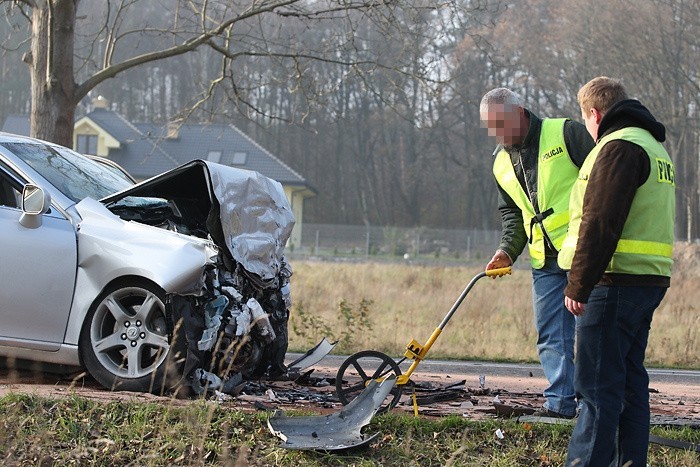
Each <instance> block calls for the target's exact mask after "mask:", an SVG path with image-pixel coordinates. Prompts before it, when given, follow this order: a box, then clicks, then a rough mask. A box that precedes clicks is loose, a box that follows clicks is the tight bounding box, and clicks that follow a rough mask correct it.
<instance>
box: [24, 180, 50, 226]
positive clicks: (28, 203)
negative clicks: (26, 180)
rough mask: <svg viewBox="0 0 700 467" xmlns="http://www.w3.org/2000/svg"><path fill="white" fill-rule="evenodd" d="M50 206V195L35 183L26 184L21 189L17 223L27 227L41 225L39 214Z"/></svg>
mask: <svg viewBox="0 0 700 467" xmlns="http://www.w3.org/2000/svg"><path fill="white" fill-rule="evenodd" d="M49 207H51V195H50V194H49V193H48V192H47V191H45V190H44V189H42V188H41V187H38V186H36V185H32V184H27V185H25V186H24V189H23V190H22V216H21V217H20V218H19V223H20V224H22V225H23V226H24V227H26V228H28V229H36V228H38V227H39V226H41V216H42V214H44V213H46V212H47V211H48V210H49Z"/></svg>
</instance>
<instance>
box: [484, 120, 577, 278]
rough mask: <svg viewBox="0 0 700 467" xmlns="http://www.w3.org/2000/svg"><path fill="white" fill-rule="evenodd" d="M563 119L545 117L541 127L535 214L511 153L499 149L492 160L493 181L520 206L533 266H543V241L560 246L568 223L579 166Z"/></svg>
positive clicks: (558, 247) (536, 267) (537, 267)
mask: <svg viewBox="0 0 700 467" xmlns="http://www.w3.org/2000/svg"><path fill="white" fill-rule="evenodd" d="M566 120H567V119H565V118H545V119H544V120H542V128H541V130H540V144H539V154H538V157H537V205H538V207H539V212H538V213H536V212H535V209H534V208H533V206H532V202H531V201H530V197H529V196H528V194H527V193H526V192H525V190H524V189H523V187H522V185H521V184H520V182H519V181H518V179H517V177H516V175H515V169H514V168H513V163H512V162H511V159H510V155H509V154H508V153H507V152H506V151H505V150H501V151H500V152H499V153H498V154H497V155H496V160H495V161H494V163H493V174H494V176H495V177H496V181H497V182H498V184H499V185H500V186H501V188H503V190H504V191H505V192H506V193H508V196H510V197H511V199H512V200H513V202H515V204H516V205H517V206H518V208H520V211H521V212H522V216H523V226H524V227H525V232H526V233H527V237H528V239H529V244H528V251H529V252H530V262H531V264H532V267H533V268H535V269H540V268H542V267H543V266H544V260H545V243H544V242H545V240H544V236H545V235H547V236H548V237H549V239H550V240H551V241H552V245H553V246H554V247H555V248H556V249H557V250H559V249H560V248H561V245H562V242H563V241H564V237H565V236H566V229H567V226H568V225H569V197H570V194H571V187H572V186H573V184H574V182H575V181H576V177H577V175H578V167H576V165H575V164H574V163H573V162H572V161H571V158H570V157H569V152H568V151H567V149H566V142H565V141H564V122H565V121H566Z"/></svg>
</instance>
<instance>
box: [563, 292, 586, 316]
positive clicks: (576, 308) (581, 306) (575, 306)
mask: <svg viewBox="0 0 700 467" xmlns="http://www.w3.org/2000/svg"><path fill="white" fill-rule="evenodd" d="M564 306H565V307H566V309H567V310H569V311H570V312H571V314H572V315H574V316H581V315H582V314H583V312H584V311H585V308H586V304H585V303H581V302H577V301H576V300H574V299H573V298H569V297H564Z"/></svg>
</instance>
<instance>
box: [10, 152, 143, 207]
mask: <svg viewBox="0 0 700 467" xmlns="http://www.w3.org/2000/svg"><path fill="white" fill-rule="evenodd" d="M2 145H3V146H4V147H5V148H7V149H8V150H9V151H11V152H12V153H14V154H15V155H16V156H17V157H19V158H20V159H22V160H23V161H24V162H25V163H27V164H28V165H29V166H30V167H32V168H33V169H34V170H36V171H37V172H38V173H39V174H41V176H42V177H44V178H45V179H46V180H48V181H49V183H51V184H52V185H53V186H55V187H56V188H57V189H58V190H59V191H60V192H61V193H63V194H64V195H66V196H67V197H68V198H70V199H72V200H73V201H75V202H76V203H77V202H79V201H81V200H83V199H85V198H88V197H89V198H93V199H98V200H99V199H102V198H104V197H105V196H108V195H111V194H112V193H116V192H117V191H121V190H124V189H126V188H129V187H130V186H132V185H133V184H132V183H129V182H128V181H127V180H125V179H124V178H123V177H120V176H118V175H116V174H115V173H114V172H112V171H110V170H108V169H106V168H104V167H103V166H102V165H101V164H99V163H97V162H94V161H92V160H90V159H88V158H87V157H85V156H81V155H80V154H78V153H75V152H73V151H70V150H68V149H62V148H55V147H52V146H48V145H43V144H40V143H4V144H2Z"/></svg>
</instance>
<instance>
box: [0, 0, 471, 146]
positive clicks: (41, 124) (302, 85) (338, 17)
mask: <svg viewBox="0 0 700 467" xmlns="http://www.w3.org/2000/svg"><path fill="white" fill-rule="evenodd" d="M0 1H1V3H3V4H4V6H5V8H6V16H7V17H8V18H11V21H13V22H14V23H13V24H14V25H20V24H22V22H23V21H25V23H26V24H27V25H28V34H29V37H30V39H31V51H30V52H29V53H27V54H25V56H24V61H25V62H26V63H27V64H28V65H29V67H30V75H31V94H32V98H31V134H32V136H35V137H39V138H42V139H47V140H51V141H55V142H58V143H60V144H64V145H71V143H72V132H73V121H74V116H75V109H76V106H77V105H78V103H79V102H80V101H81V99H83V98H84V97H85V96H86V95H87V94H88V93H89V92H90V91H91V90H92V89H94V88H95V87H96V86H97V85H99V84H100V83H103V82H104V81H106V80H108V79H110V78H113V77H115V76H117V75H118V74H120V73H123V72H125V71H127V70H130V69H132V68H136V67H140V66H143V65H144V64H148V63H152V62H155V61H159V60H163V59H167V58H170V57H175V56H179V55H183V54H188V53H191V52H193V51H195V50H197V49H200V48H202V47H210V48H211V49H213V50H215V51H216V52H218V53H219V54H221V56H222V57H224V61H223V62H222V63H221V66H220V69H221V74H220V76H219V78H214V81H213V83H212V85H211V86H209V88H208V91H206V92H205V93H204V94H203V95H202V96H200V99H198V100H197V102H196V103H195V105H194V107H195V108H200V107H201V106H202V105H203V104H204V103H205V102H208V101H207V98H208V97H210V96H211V95H212V92H213V91H214V88H215V86H214V85H213V84H216V83H218V82H221V81H223V80H225V79H229V80H230V82H231V87H230V88H229V89H231V90H233V95H234V96H235V98H236V99H238V100H239V103H242V104H243V105H247V106H250V107H251V108H253V109H255V110H256V111H262V112H264V109H259V108H258V107H257V105H256V103H255V102H252V101H248V100H246V97H247V96H246V95H245V94H244V93H243V92H241V90H242V88H241V87H240V86H239V84H238V83H239V81H240V82H242V83H245V82H246V80H245V79H242V77H241V76H240V74H238V72H239V70H238V69H237V68H236V65H235V63H237V62H238V61H241V60H242V59H243V58H249V59H250V58H253V59H255V60H258V61H268V63H270V64H271V65H272V66H275V64H281V65H280V66H283V67H285V69H287V70H288V71H290V74H288V75H287V76H286V78H285V80H286V82H279V81H274V80H270V81H268V83H267V85H269V86H280V85H282V86H287V87H288V88H289V89H291V90H293V91H292V92H302V93H307V97H308V96H310V94H308V92H309V91H313V89H314V83H313V76H310V75H309V74H308V70H309V63H310V62H311V61H314V60H322V61H326V62H331V63H336V64H340V65H343V66H348V67H353V66H360V65H365V64H372V65H373V66H380V67H382V66H385V65H383V64H382V62H387V63H389V62H390V61H389V60H386V57H384V56H382V55H381V53H379V54H377V53H375V51H374V50H373V49H372V48H371V46H372V44H370V43H367V42H366V41H363V40H362V38H360V37H356V36H354V34H353V32H354V31H355V30H357V29H358V25H359V24H361V23H362V22H367V21H369V22H374V23H375V24H381V25H383V26H385V31H387V32H392V33H401V32H402V31H404V28H403V27H395V25H394V24H393V21H394V20H395V19H396V18H397V17H399V16H401V15H404V14H406V11H408V10H416V11H418V10H435V9H436V8H437V7H436V6H429V5H428V2H422V4H421V2H413V3H412V2H402V1H399V2H386V3H384V2H375V1H373V0H352V1H344V0H315V1H307V0H263V1H257V0H251V1H249V2H246V1H242V2H229V1H225V0H189V1H185V0H156V1H154V0H148V1H146V0H119V1H99V2H92V3H90V2H80V0H0ZM448 1H449V0H448ZM82 3H87V6H89V8H87V9H86V12H88V13H86V14H84V15H83V14H82V11H81V10H79V5H80V4H82ZM466 3H467V4H469V3H471V2H466ZM445 6H446V5H441V7H445ZM142 10H143V11H152V10H157V11H159V12H160V14H159V15H157V16H156V18H157V19H156V20H154V19H153V17H152V16H144V15H140V14H139V11H142ZM149 21H150V22H149ZM281 22H285V23H294V24H295V25H296V28H289V27H284V28H283V27H280V24H281ZM329 22H332V23H333V24H334V25H336V27H337V28H336V29H335V31H336V32H335V33H333V35H332V37H331V38H330V39H329V40H327V41H326V42H321V43H315V44H311V43H309V42H308V41H307V40H306V39H307V37H306V36H307V35H306V34H305V33H306V31H309V30H312V29H313V27H314V26H315V25H316V24H321V23H329ZM338 26H340V27H338ZM388 26H390V27H388ZM392 29H393V30H392ZM328 30H329V31H332V30H331V29H328ZM78 43H80V44H81V49H76V45H77V44H78ZM343 48H351V49H354V50H357V51H358V52H361V53H358V54H356V56H355V57H353V58H352V59H351V60H350V61H346V60H345V59H343V58H339V57H338V55H337V53H336V52H337V51H338V50H342V49H343ZM134 50H136V51H137V52H134ZM78 52H80V55H81V60H82V61H81V62H80V63H79V66H78V68H76V53H78ZM88 63H89V64H93V65H94V70H91V69H90V67H89V66H84V65H85V64H88ZM389 66H391V65H389ZM268 76H269V75H268ZM246 78H249V77H246ZM258 78H262V79H265V78H266V77H265V76H263V77H258ZM297 110H301V113H302V114H304V109H297Z"/></svg>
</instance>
